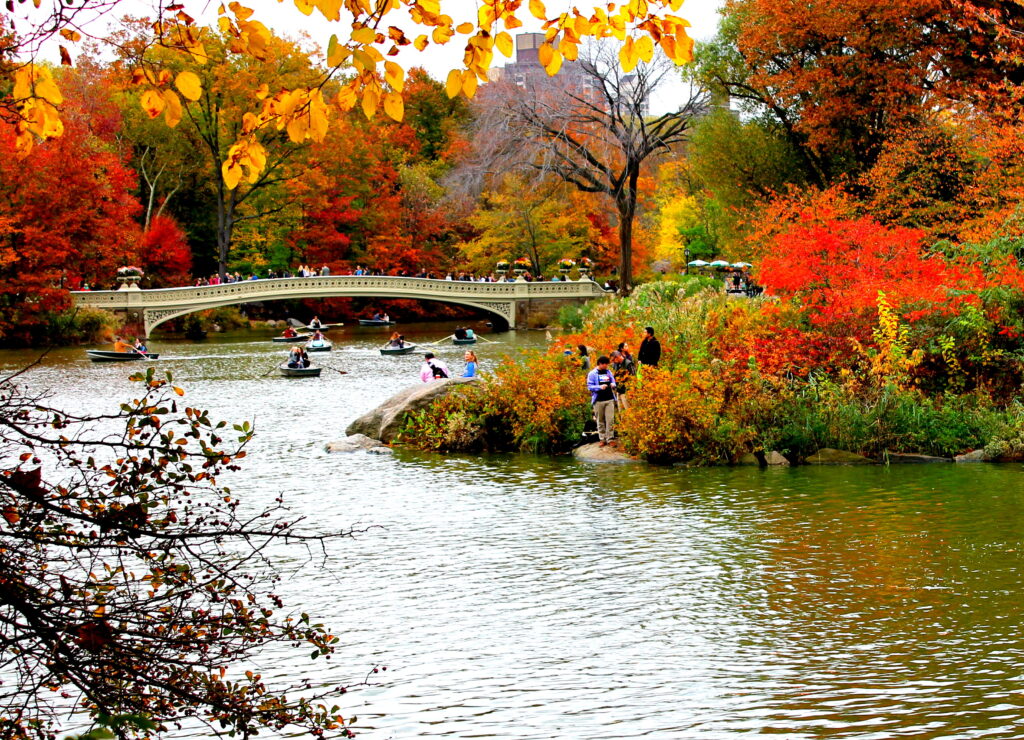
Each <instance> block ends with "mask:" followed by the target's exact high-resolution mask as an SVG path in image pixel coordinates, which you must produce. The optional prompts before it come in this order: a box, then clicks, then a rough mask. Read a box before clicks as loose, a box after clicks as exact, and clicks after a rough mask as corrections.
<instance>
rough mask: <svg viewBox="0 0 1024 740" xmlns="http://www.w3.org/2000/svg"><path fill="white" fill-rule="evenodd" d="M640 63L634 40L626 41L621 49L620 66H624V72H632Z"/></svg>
mask: <svg viewBox="0 0 1024 740" xmlns="http://www.w3.org/2000/svg"><path fill="white" fill-rule="evenodd" d="M638 61H639V57H638V56H637V53H636V45H635V44H634V43H633V39H631V38H630V39H626V43H624V44H623V45H622V48H620V49H619V64H620V65H622V71H623V72H632V71H633V68H634V67H636V63H637V62H638Z"/></svg>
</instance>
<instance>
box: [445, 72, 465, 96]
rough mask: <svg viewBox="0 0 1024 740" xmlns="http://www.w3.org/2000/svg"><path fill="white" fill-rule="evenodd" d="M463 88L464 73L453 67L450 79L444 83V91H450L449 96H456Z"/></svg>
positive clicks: (449, 74)
mask: <svg viewBox="0 0 1024 740" xmlns="http://www.w3.org/2000/svg"><path fill="white" fill-rule="evenodd" d="M460 90H462V73H461V72H460V71H459V70H457V69H453V70H452V71H451V72H449V73H448V79H447V80H445V83H444V91H445V92H446V93H448V97H449V98H454V97H455V96H456V95H458V94H459V91H460Z"/></svg>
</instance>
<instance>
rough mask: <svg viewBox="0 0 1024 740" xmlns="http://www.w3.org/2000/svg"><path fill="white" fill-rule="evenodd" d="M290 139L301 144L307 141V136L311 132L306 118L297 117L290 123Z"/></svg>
mask: <svg viewBox="0 0 1024 740" xmlns="http://www.w3.org/2000/svg"><path fill="white" fill-rule="evenodd" d="M287 129H288V138H289V139H290V140H291V141H293V142H295V143H296V144H300V143H302V142H303V141H305V140H306V134H307V132H308V131H309V121H308V120H306V117H305V116H296V117H295V118H292V119H291V120H290V121H288V127H287Z"/></svg>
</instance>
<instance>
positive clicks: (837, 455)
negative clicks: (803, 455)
mask: <svg viewBox="0 0 1024 740" xmlns="http://www.w3.org/2000/svg"><path fill="white" fill-rule="evenodd" d="M806 462H807V464H808V465H868V464H871V463H874V462H875V461H874V460H872V459H871V458H870V457H864V456H863V455H858V454H857V453H856V452H847V451H846V450H836V449H833V448H831V447H822V448H821V449H820V450H818V451H817V452H815V453H814V454H813V455H808V456H807V460H806Z"/></svg>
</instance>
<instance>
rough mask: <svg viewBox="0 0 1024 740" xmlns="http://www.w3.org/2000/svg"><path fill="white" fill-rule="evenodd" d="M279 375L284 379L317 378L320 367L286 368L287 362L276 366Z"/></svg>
mask: <svg viewBox="0 0 1024 740" xmlns="http://www.w3.org/2000/svg"><path fill="white" fill-rule="evenodd" d="M278 370H280V371H281V375H282V376H284V377H286V378H319V377H320V371H321V370H323V368H322V367H288V363H287V362H282V363H281V364H280V365H279V366H278Z"/></svg>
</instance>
